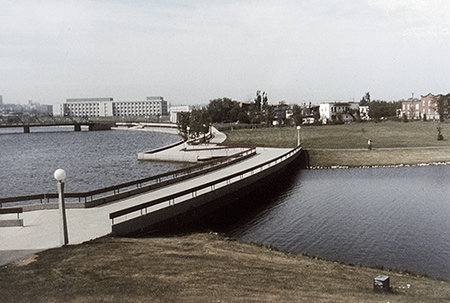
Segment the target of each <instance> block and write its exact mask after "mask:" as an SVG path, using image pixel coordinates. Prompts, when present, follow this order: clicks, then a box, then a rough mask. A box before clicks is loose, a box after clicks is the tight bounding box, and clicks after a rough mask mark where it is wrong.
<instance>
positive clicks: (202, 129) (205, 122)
mask: <svg viewBox="0 0 450 303" xmlns="http://www.w3.org/2000/svg"><path fill="white" fill-rule="evenodd" d="M210 121H211V119H210V117H209V115H208V111H207V110H206V109H204V108H199V109H197V108H193V109H192V111H191V113H190V116H189V127H190V131H189V134H190V136H191V137H194V138H198V137H200V136H201V135H202V134H206V133H207V132H208V128H209V123H210Z"/></svg>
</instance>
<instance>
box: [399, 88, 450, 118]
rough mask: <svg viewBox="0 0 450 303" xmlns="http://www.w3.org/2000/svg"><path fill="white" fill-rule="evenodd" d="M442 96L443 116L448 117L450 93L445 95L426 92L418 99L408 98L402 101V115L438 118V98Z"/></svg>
mask: <svg viewBox="0 0 450 303" xmlns="http://www.w3.org/2000/svg"><path fill="white" fill-rule="evenodd" d="M440 98H443V100H442V104H443V106H444V112H443V114H444V118H445V119H448V117H449V104H450V102H449V101H450V94H447V95H441V94H439V95H433V94H431V93H430V94H428V95H425V96H421V98H420V100H419V99H408V100H406V101H402V115H406V116H407V117H408V119H423V117H424V116H426V117H427V119H432V120H439V110H438V105H437V104H438V100H439V99H440Z"/></svg>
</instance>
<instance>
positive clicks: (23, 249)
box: [0, 144, 302, 264]
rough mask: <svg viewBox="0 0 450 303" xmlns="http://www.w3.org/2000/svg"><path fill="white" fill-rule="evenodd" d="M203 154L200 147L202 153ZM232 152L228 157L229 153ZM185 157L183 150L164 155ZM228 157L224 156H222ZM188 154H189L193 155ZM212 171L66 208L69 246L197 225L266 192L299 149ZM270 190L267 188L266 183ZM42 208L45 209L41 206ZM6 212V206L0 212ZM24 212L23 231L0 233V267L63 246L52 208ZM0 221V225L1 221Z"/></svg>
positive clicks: (267, 152) (250, 157)
mask: <svg viewBox="0 0 450 303" xmlns="http://www.w3.org/2000/svg"><path fill="white" fill-rule="evenodd" d="M201 150H202V151H204V147H202V148H201ZM232 150H233V149H230V150H229V151H227V153H231V152H232ZM174 151H177V152H178V153H186V148H185V145H184V144H180V145H179V146H178V147H176V146H173V147H171V148H170V149H169V151H166V153H167V152H172V153H173V152H174ZM222 151H223V152H226V151H225V150H222ZM191 153H192V151H191ZM234 153H235V154H237V153H239V154H240V156H239V157H240V158H241V159H239V160H236V159H235V160H233V161H231V162H229V163H226V164H222V165H220V166H218V167H217V168H214V169H206V170H204V171H202V172H195V173H191V174H194V175H192V176H184V177H182V178H179V179H174V180H172V181H171V182H166V183H164V184H161V185H160V186H155V187H152V188H151V189H149V190H143V189H142V185H141V187H140V186H139V185H138V186H137V188H136V189H135V190H138V191H142V192H141V193H137V194H133V195H131V196H127V195H124V196H121V197H120V198H119V199H118V200H115V201H110V202H108V201H105V203H95V204H93V205H90V207H89V205H88V204H89V203H81V205H82V206H81V207H74V208H70V207H69V208H67V210H66V212H67V223H68V237H69V244H79V243H82V242H85V241H88V240H91V239H95V238H98V237H102V236H105V235H109V234H113V235H128V234H136V233H141V232H148V231H152V230H157V229H160V228H165V227H167V226H170V225H171V224H172V223H173V222H174V219H175V220H177V221H180V219H181V220H187V221H186V222H188V221H189V220H195V219H196V218H198V217H199V216H201V215H203V214H207V213H209V212H211V211H216V210H218V209H220V207H223V206H226V205H227V204H228V203H229V202H230V201H233V200H235V199H236V198H237V197H239V196H242V195H244V194H248V193H251V192H252V191H255V190H258V188H260V187H261V186H267V182H271V180H273V178H277V177H279V176H280V174H281V173H282V172H284V171H285V170H286V169H287V168H288V167H291V168H292V166H293V165H292V164H293V163H297V162H296V161H297V160H298V158H299V157H300V155H301V154H302V149H301V147H300V146H297V147H296V148H294V149H280V148H253V149H248V150H246V151H244V152H242V150H236V149H234ZM269 184H270V183H269ZM44 205H46V204H44ZM3 207H4V206H3ZM42 208H43V207H40V209H39V208H38V209H37V210H30V211H24V212H23V213H22V214H20V215H21V216H22V218H21V220H23V226H9V227H0V264H6V263H9V262H11V261H14V260H18V259H21V258H23V257H25V256H28V255H31V254H33V253H35V252H38V251H42V250H45V249H49V248H54V247H58V246H61V245H62V243H61V240H60V239H61V237H60V233H61V232H60V215H59V211H58V209H56V208H52V207H45V208H49V209H42ZM15 215H16V214H3V215H0V221H1V220H2V217H3V218H5V216H15Z"/></svg>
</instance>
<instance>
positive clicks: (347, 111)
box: [319, 102, 359, 124]
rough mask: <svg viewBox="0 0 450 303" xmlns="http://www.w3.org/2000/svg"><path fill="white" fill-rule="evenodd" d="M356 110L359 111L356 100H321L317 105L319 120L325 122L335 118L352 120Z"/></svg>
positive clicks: (345, 120)
mask: <svg viewBox="0 0 450 303" xmlns="http://www.w3.org/2000/svg"><path fill="white" fill-rule="evenodd" d="M356 112H359V103H357V102H323V103H321V104H320V105H319V113H320V120H321V121H322V123H325V124H326V123H328V122H329V121H337V120H341V121H342V122H353V121H355V120H356V117H355V116H354V114H355V113H356Z"/></svg>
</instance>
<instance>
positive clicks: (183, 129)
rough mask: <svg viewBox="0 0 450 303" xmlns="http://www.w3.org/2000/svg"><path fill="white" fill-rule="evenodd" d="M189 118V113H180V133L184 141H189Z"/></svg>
mask: <svg viewBox="0 0 450 303" xmlns="http://www.w3.org/2000/svg"><path fill="white" fill-rule="evenodd" d="M189 117H190V113H189V112H180V113H178V131H179V132H180V136H181V137H182V138H183V139H184V140H186V139H188V135H187V127H188V126H189Z"/></svg>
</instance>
